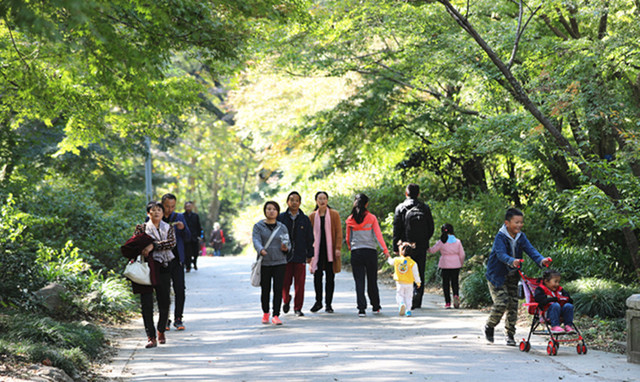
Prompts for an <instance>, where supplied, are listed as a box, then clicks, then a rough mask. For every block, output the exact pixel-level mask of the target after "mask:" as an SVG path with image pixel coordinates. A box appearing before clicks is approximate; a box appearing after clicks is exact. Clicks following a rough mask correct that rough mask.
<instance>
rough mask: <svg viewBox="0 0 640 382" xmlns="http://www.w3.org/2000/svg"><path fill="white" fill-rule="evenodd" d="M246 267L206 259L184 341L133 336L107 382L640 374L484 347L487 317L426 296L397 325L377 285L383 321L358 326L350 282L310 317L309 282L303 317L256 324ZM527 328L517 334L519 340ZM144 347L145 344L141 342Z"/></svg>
mask: <svg viewBox="0 0 640 382" xmlns="http://www.w3.org/2000/svg"><path fill="white" fill-rule="evenodd" d="M251 261H252V259H249V258H247V257H216V258H213V257H206V258H201V259H200V260H199V263H200V265H199V270H198V271H197V272H193V271H192V272H191V273H188V274H187V275H186V278H187V287H188V289H187V305H186V310H185V325H186V326H187V330H186V331H183V332H176V331H173V330H172V331H171V332H168V333H167V344H166V345H159V346H158V347H157V348H155V349H144V344H145V343H146V339H145V338H144V334H143V333H144V329H143V325H142V320H137V321H135V322H134V325H135V326H136V327H137V328H138V331H139V336H136V337H135V338H128V339H123V340H122V341H120V345H119V347H120V349H119V353H118V356H117V357H116V358H115V359H114V361H113V363H112V365H111V368H112V371H111V373H110V376H111V377H120V378H122V379H123V380H127V381H221V380H228V381H272V380H276V379H280V380H284V381H347V380H349V381H399V380H405V381H406V380H410V381H470V380H473V381H494V380H496V378H500V379H503V378H512V379H513V380H518V381H536V382H538V381H549V380H562V381H578V380H580V381H632V380H639V379H640V365H633V364H628V363H627V362H626V358H625V357H624V356H620V355H615V354H610V353H605V352H598V351H593V350H589V353H588V354H587V355H586V356H584V355H578V354H576V351H575V348H569V347H561V348H560V351H559V353H558V355H557V356H555V357H550V356H548V355H547V354H546V345H545V343H544V340H543V338H541V337H540V338H536V339H535V342H534V343H533V349H532V350H531V352H530V353H522V352H520V351H518V350H517V348H513V347H506V346H504V345H503V343H504V339H503V338H502V335H501V334H499V333H501V332H502V327H501V326H499V327H498V328H496V329H497V330H496V337H497V338H496V343H495V344H493V345H492V344H487V343H486V342H485V340H484V338H481V333H480V328H481V327H482V325H483V324H484V320H485V319H486V314H485V313H481V312H478V311H475V310H462V309H461V310H444V309H442V303H441V297H439V296H433V295H428V296H425V299H426V301H425V303H424V304H423V309H421V310H418V311H416V312H415V316H414V317H411V318H405V317H398V315H397V313H396V312H397V310H396V305H395V290H394V289H393V288H391V287H389V286H385V285H382V284H380V292H381V299H382V312H383V313H382V314H381V315H379V316H374V315H372V314H370V312H367V317H366V318H359V317H357V315H356V309H355V289H354V283H353V278H352V276H351V273H348V272H342V273H340V274H338V275H337V277H336V294H335V298H334V300H335V301H334V304H333V307H334V309H335V311H336V313H334V314H327V313H319V314H313V313H310V312H309V311H308V309H309V308H310V307H311V305H312V303H313V297H314V295H315V294H314V292H313V279H312V278H311V277H310V276H308V277H307V281H306V287H307V288H306V297H305V306H304V308H303V311H304V312H305V314H306V316H305V317H299V318H298V317H295V316H293V315H292V314H291V313H289V314H287V315H283V316H282V320H283V321H284V325H283V326H279V327H276V326H273V325H263V324H261V323H260V319H261V316H262V312H261V309H260V303H259V299H260V297H259V289H258V288H253V287H251V286H250V284H249V268H250V263H251ZM526 330H527V329H525V328H520V329H519V330H518V335H520V336H522V335H523V334H524V333H525V331H526ZM143 340H144V341H143Z"/></svg>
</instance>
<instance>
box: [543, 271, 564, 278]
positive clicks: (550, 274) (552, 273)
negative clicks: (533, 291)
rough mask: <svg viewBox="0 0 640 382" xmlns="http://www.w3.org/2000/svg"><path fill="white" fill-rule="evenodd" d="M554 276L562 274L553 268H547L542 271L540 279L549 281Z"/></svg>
mask: <svg viewBox="0 0 640 382" xmlns="http://www.w3.org/2000/svg"><path fill="white" fill-rule="evenodd" d="M554 277H562V274H561V273H560V272H558V271H556V270H555V269H547V270H546V271H544V273H542V279H543V280H544V281H549V280H551V279H552V278H554Z"/></svg>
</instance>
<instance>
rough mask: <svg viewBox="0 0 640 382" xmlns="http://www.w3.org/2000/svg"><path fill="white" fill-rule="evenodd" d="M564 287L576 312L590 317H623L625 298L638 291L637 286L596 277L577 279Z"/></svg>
mask: <svg viewBox="0 0 640 382" xmlns="http://www.w3.org/2000/svg"><path fill="white" fill-rule="evenodd" d="M564 287H565V288H566V289H567V291H569V293H571V297H573V302H574V306H575V310H576V312H578V313H581V314H585V315H587V316H591V317H607V318H620V317H624V315H625V311H626V300H627V298H629V296H631V295H632V294H634V293H637V292H638V288H637V287H629V286H625V285H622V284H620V283H617V282H615V281H611V280H602V279H597V278H582V279H578V280H575V281H572V282H570V283H568V284H566V285H565V286H564Z"/></svg>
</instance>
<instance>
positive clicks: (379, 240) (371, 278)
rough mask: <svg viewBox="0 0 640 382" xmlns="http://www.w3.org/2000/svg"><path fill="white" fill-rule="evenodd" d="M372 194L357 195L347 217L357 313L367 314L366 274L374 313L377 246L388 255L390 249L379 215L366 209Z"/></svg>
mask: <svg viewBox="0 0 640 382" xmlns="http://www.w3.org/2000/svg"><path fill="white" fill-rule="evenodd" d="M368 206H369V197H367V195H365V194H358V195H356V197H355V199H354V201H353V209H352V210H351V215H349V217H348V218H347V221H346V224H347V246H348V247H349V250H350V251H351V268H352V271H353V279H354V281H355V283H356V295H357V304H358V316H359V317H365V316H366V308H367V300H366V299H365V296H364V287H365V276H366V279H367V282H366V283H367V294H368V295H369V302H370V303H371V305H372V306H373V313H374V314H379V313H380V309H381V306H380V294H379V291H378V254H377V251H376V250H377V247H378V246H380V248H382V250H383V252H384V254H385V256H386V257H387V258H389V250H388V249H387V245H386V244H385V243H384V239H383V237H382V231H381V230H380V225H379V224H378V219H377V218H376V217H375V215H373V214H372V213H370V212H369V211H368V210H367V207H368Z"/></svg>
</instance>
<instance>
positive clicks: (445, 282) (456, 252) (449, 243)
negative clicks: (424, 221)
mask: <svg viewBox="0 0 640 382" xmlns="http://www.w3.org/2000/svg"><path fill="white" fill-rule="evenodd" d="M440 231H441V235H440V240H438V241H437V242H436V244H435V245H434V246H433V247H431V248H429V253H438V251H440V261H438V268H440V271H441V274H442V292H443V293H444V307H445V309H451V295H450V294H449V293H450V291H449V286H451V289H452V290H453V307H454V308H456V309H458V308H459V307H460V288H459V284H458V277H459V276H460V268H462V264H463V263H464V257H465V254H464V248H462V242H460V240H458V239H457V238H456V237H455V236H454V234H453V226H452V225H451V224H449V223H446V224H444V225H443V226H442V227H441V228H440Z"/></svg>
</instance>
